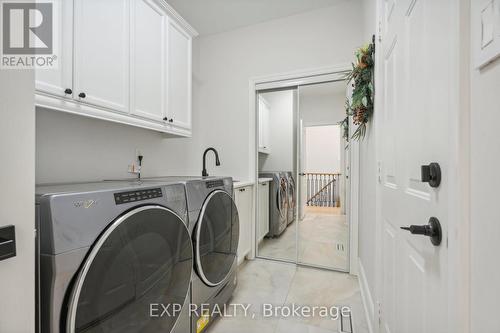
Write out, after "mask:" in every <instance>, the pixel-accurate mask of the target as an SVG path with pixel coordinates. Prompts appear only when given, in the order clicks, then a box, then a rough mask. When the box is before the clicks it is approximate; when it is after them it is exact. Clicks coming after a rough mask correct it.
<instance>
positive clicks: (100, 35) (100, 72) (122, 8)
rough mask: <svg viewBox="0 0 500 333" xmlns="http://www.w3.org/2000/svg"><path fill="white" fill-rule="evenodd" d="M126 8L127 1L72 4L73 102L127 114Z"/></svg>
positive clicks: (82, 0)
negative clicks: (82, 95) (81, 95)
mask: <svg viewBox="0 0 500 333" xmlns="http://www.w3.org/2000/svg"><path fill="white" fill-rule="evenodd" d="M129 4H130V0H106V1H102V0H75V41H74V43H75V57H74V59H75V71H74V81H75V82H74V87H75V89H74V96H75V98H76V99H79V100H80V101H82V102H86V103H91V104H95V105H98V106H102V107H106V108H110V109H112V110H116V111H121V112H128V106H129V74H128V73H129V58H130V57H129V53H130V52H129V51H130V49H129V44H130V43H129V40H130V31H129V26H130V24H129V22H130V6H129ZM79 94H85V97H79Z"/></svg>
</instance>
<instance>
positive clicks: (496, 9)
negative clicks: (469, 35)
mask: <svg viewBox="0 0 500 333" xmlns="http://www.w3.org/2000/svg"><path fill="white" fill-rule="evenodd" d="M472 15H473V17H472V25H473V29H474V35H475V36H476V37H477V38H476V39H473V40H477V42H476V43H474V45H473V46H472V47H473V49H474V55H475V60H474V62H475V67H476V69H481V68H483V67H485V66H486V65H488V64H489V63H491V62H492V61H493V60H495V59H496V58H498V57H499V56H500V0H488V1H486V2H484V3H483V4H482V5H480V6H477V7H476V8H474V9H473V13H472Z"/></svg>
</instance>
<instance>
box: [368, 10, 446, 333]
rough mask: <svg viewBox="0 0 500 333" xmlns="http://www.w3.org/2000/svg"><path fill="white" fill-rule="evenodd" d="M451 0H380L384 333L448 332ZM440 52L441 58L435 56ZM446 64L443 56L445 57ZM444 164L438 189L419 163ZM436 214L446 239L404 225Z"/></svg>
mask: <svg viewBox="0 0 500 333" xmlns="http://www.w3.org/2000/svg"><path fill="white" fill-rule="evenodd" d="M452 3H453V2H452V1H451V0H449V1H444V2H443V1H439V2H436V1H431V0H412V1H410V0H406V1H389V0H387V1H385V3H384V6H383V10H384V15H383V16H382V17H384V20H383V24H384V27H383V29H382V31H383V32H384V34H383V35H382V39H383V43H382V44H381V45H380V46H379V47H378V49H377V57H380V58H379V59H380V60H379V61H378V63H379V64H381V65H382V66H383V68H382V70H381V71H380V73H382V75H383V78H382V80H381V81H383V84H382V85H381V86H382V87H381V89H383V90H384V91H383V94H382V96H383V98H382V103H381V105H382V107H380V108H379V109H378V110H377V112H379V113H380V114H381V118H380V119H381V131H382V141H381V142H382V143H383V146H382V147H381V157H382V161H381V164H382V177H381V193H382V196H381V214H382V220H383V221H384V223H383V230H382V241H383V242H384V244H383V245H382V259H383V260H382V263H383V267H382V269H383V274H382V276H383V278H382V284H383V285H382V290H383V293H382V295H381V297H382V299H381V331H382V332H392V333H394V332H405V333H406V332H419V333H424V332H433V333H445V332H447V320H446V319H445V318H447V288H446V287H444V286H445V285H446V282H447V278H448V277H447V267H448V266H447V246H446V230H447V222H448V221H447V216H448V210H449V207H450V206H449V205H450V203H449V202H448V197H449V189H448V184H447V182H446V179H445V178H446V174H447V173H448V172H447V171H446V170H447V166H448V160H449V158H450V153H449V147H448V145H447V143H448V140H449V138H450V137H451V135H452V133H451V132H450V126H449V124H448V122H449V121H450V120H449V119H450V115H451V112H452V111H451V101H450V99H449V98H448V96H449V90H450V89H451V87H452V83H453V82H451V80H450V77H451V75H450V74H451V66H446V65H443V62H441V61H440V60H439V59H453V58H452V57H455V56H456V55H455V54H452V53H451V50H452V47H451V46H450V45H449V41H450V34H451V33H452V32H453V31H454V30H452V29H453V27H452V25H451V22H452V20H451V15H450V13H451V12H452V11H451V10H450V9H451V8H452ZM436 55H439V56H436ZM445 62H446V61H445ZM431 162H438V163H439V164H440V165H441V168H442V172H443V175H444V177H443V178H444V179H443V181H442V183H441V185H440V187H439V188H432V187H430V186H429V184H428V183H423V182H422V181H421V179H420V178H421V175H420V172H421V171H420V168H421V166H422V165H427V164H429V163H431ZM432 216H435V217H437V218H438V219H439V220H440V222H441V226H442V228H443V243H442V244H441V245H440V246H439V247H435V246H433V245H432V244H431V242H430V239H429V238H428V237H425V236H419V235H411V234H410V233H409V232H408V231H405V230H401V229H400V227H402V226H409V225H425V224H427V223H428V220H429V218H430V217H432Z"/></svg>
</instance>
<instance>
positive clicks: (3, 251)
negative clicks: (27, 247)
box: [0, 225, 16, 261]
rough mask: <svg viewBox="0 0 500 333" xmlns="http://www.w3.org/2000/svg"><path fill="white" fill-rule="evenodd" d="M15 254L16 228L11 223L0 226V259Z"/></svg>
mask: <svg viewBox="0 0 500 333" xmlns="http://www.w3.org/2000/svg"><path fill="white" fill-rule="evenodd" d="M15 256H16V229H15V227H14V226H13V225H8V226H6V227H1V228H0V261H1V260H5V259H8V258H11V257H15Z"/></svg>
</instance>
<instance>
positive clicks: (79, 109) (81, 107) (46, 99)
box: [35, 92, 191, 137]
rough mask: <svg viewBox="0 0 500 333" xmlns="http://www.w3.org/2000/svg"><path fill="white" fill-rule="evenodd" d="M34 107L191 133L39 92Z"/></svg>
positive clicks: (154, 129)
mask: <svg viewBox="0 0 500 333" xmlns="http://www.w3.org/2000/svg"><path fill="white" fill-rule="evenodd" d="M35 106H36V107H41V108H45V109H49V110H57V111H63V112H67V113H71V114H76V115H80V116H84V117H89V118H95V119H101V120H107V121H111V122H114V123H119V124H123V125H131V126H135V127H140V128H145V129H149V130H153V131H157V132H161V133H166V134H173V135H178V136H182V137H191V131H189V130H186V129H183V128H180V127H177V126H175V125H174V124H165V123H162V122H155V121H152V120H147V119H142V118H141V117H139V116H136V115H133V114H130V113H122V112H117V111H114V110H111V109H105V108H103V107H99V106H96V105H90V104H85V103H79V102H77V101H74V100H71V99H68V98H60V97H56V96H51V95H46V94H43V93H41V92H36V94H35Z"/></svg>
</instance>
